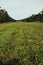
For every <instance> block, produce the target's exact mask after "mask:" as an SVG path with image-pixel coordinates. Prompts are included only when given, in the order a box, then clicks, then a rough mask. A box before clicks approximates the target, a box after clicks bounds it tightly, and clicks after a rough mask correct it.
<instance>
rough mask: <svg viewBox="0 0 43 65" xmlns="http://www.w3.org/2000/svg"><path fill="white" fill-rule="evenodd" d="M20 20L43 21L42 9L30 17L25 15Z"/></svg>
mask: <svg viewBox="0 0 43 65" xmlns="http://www.w3.org/2000/svg"><path fill="white" fill-rule="evenodd" d="M20 21H23V22H25V21H26V22H43V10H42V11H41V12H39V13H38V14H33V15H32V16H30V17H27V18H25V19H22V20H20Z"/></svg>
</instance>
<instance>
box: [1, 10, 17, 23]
mask: <svg viewBox="0 0 43 65" xmlns="http://www.w3.org/2000/svg"><path fill="white" fill-rule="evenodd" d="M13 21H16V20H15V19H13V18H11V17H10V16H9V15H8V13H7V11H6V10H4V9H0V23H3V22H13Z"/></svg>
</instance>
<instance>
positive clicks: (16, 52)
mask: <svg viewBox="0 0 43 65" xmlns="http://www.w3.org/2000/svg"><path fill="white" fill-rule="evenodd" d="M0 27H2V30H1V28H0V57H1V58H2V60H3V61H4V62H5V61H6V60H8V59H12V58H17V59H20V62H22V64H23V63H24V64H26V63H30V62H31V61H30V60H29V58H30V57H31V55H34V53H35V57H36V58H35V59H36V60H37V61H38V62H39V61H40V63H42V62H43V23H26V22H25V23H24V22H15V23H9V24H0ZM31 51H32V52H33V54H32V52H31ZM32 58H33V56H32ZM33 60H34V59H33ZM28 61H29V62H28ZM32 62H33V61H32ZM35 62H36V61H35Z"/></svg>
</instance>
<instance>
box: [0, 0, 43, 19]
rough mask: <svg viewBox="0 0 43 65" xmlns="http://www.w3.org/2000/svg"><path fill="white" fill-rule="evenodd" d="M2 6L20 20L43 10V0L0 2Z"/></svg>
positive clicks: (5, 0) (4, 0)
mask: <svg viewBox="0 0 43 65" xmlns="http://www.w3.org/2000/svg"><path fill="white" fill-rule="evenodd" d="M0 6H1V7H2V8H3V9H6V10H7V11H8V13H9V15H10V16H11V17H12V18H14V19H17V20H18V19H22V18H26V17H29V16H30V15H32V14H36V13H38V12H40V11H41V10H42V9H43V0H0Z"/></svg>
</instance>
